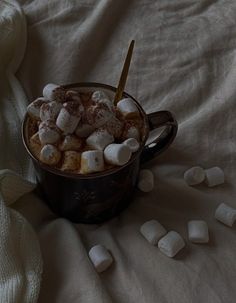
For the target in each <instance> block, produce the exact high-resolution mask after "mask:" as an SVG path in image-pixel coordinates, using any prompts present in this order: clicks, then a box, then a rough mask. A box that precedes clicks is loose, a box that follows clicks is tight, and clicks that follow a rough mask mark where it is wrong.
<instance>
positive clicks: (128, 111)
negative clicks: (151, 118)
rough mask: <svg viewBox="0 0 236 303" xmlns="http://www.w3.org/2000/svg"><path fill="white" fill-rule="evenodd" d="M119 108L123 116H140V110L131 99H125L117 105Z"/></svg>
mask: <svg viewBox="0 0 236 303" xmlns="http://www.w3.org/2000/svg"><path fill="white" fill-rule="evenodd" d="M117 108H118V109H119V110H120V111H121V112H122V114H123V115H124V116H125V117H126V118H128V117H136V116H138V115H139V110H138V108H137V106H136V104H135V103H134V101H133V100H132V99H131V98H125V99H122V100H120V101H119V102H118V103H117Z"/></svg>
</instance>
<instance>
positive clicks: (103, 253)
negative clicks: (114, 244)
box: [89, 244, 113, 273]
mask: <svg viewBox="0 0 236 303" xmlns="http://www.w3.org/2000/svg"><path fill="white" fill-rule="evenodd" d="M89 258H90V260H91V261H92V263H93V265H94V267H95V269H96V271H97V272H99V273H100V272H103V271H105V270H106V269H107V268H108V267H109V266H110V265H111V264H112V262H113V258H112V256H111V254H110V253H109V251H108V250H107V249H106V248H105V247H104V246H103V245H100V244H98V245H95V246H93V247H92V248H91V249H90V251H89Z"/></svg>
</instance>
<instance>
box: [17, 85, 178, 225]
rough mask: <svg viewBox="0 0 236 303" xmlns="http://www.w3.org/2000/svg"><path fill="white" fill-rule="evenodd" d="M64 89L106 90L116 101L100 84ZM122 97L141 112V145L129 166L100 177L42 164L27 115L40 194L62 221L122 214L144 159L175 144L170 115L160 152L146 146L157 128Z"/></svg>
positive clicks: (94, 220)
mask: <svg viewBox="0 0 236 303" xmlns="http://www.w3.org/2000/svg"><path fill="white" fill-rule="evenodd" d="M64 87H65V88H66V89H77V90H78V91H82V92H88V91H94V90H103V91H105V93H106V94H108V96H109V97H110V98H111V99H113V97H114V93H115V91H116V88H115V87H112V86H109V85H105V84H100V83H75V84H69V85H65V86H64ZM123 96H124V97H130V98H132V99H133V101H134V102H135V103H136V105H137V107H138V108H139V111H140V114H141V117H142V119H143V122H144V128H143V130H142V142H141V145H140V148H139V150H138V151H137V152H136V153H135V154H134V155H133V156H132V158H131V159H130V161H129V162H128V163H127V164H125V165H123V166H121V167H117V168H113V169H109V170H105V171H104V172H101V173H94V174H88V175H81V174H76V173H67V172H66V173H65V172H63V171H60V170H59V169H55V168H53V167H50V166H48V165H45V164H43V163H42V162H40V161H39V160H38V159H37V158H36V157H35V156H34V155H33V154H32V152H31V151H30V148H29V144H28V139H29V138H28V132H27V121H28V118H29V117H28V115H27V114H26V115H25V117H24V120H23V124H22V139H23V142H24V145H25V147H26V150H27V151H28V153H29V155H30V157H31V159H32V161H33V164H34V168H35V173H36V178H37V182H38V192H39V194H40V195H42V197H43V199H44V200H45V201H46V203H47V204H48V206H49V207H50V208H51V209H52V211H53V212H54V213H56V214H57V215H59V216H60V217H65V218H67V219H69V220H71V221H73V222H77V223H78V222H81V223H101V222H103V221H105V220H108V219H110V218H112V217H114V216H116V215H117V214H119V213H120V212H121V211H122V210H123V209H124V208H125V207H126V206H128V204H129V202H131V200H132V194H133V191H134V189H135V185H136V182H137V178H138V173H139V167H140V160H141V158H142V157H143V159H144V160H145V156H148V157H147V159H148V160H149V159H151V158H153V157H154V156H155V155H156V154H158V152H159V151H162V149H163V150H164V148H167V147H168V146H169V144H170V143H171V142H172V141H173V139H174V137H175V135H176V132H177V122H176V121H175V119H174V118H173V117H172V115H171V114H170V113H169V112H165V113H168V114H170V115H171V116H170V117H166V118H165V119H164V120H165V121H164V122H165V123H164V122H163V123H162V124H163V125H165V124H168V123H169V126H168V125H167V132H166V134H164V136H163V138H162V141H161V142H159V143H163V144H162V146H161V144H159V145H160V148H158V146H156V147H154V148H148V147H147V146H145V142H146V140H147V138H148V134H149V129H150V128H151V129H152V128H155V125H154V126H153V125H152V121H151V120H149V119H148V116H147V115H146V114H145V112H144V110H143V109H142V107H141V106H140V105H139V104H138V102H137V101H136V100H135V99H134V98H133V97H132V96H130V95H129V94H127V93H124V94H123ZM158 113H159V115H160V118H162V117H164V112H157V114H158ZM172 118H173V121H172ZM160 120H161V119H159V121H160ZM167 120H168V123H167V122H166V121H167ZM169 120H170V121H169ZM168 127H169V129H168ZM168 136H169V137H168ZM165 139H166V142H165ZM156 144H157V143H156Z"/></svg>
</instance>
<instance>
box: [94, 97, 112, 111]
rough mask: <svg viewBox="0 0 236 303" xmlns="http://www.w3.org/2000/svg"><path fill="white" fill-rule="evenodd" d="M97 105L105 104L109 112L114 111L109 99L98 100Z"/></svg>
mask: <svg viewBox="0 0 236 303" xmlns="http://www.w3.org/2000/svg"><path fill="white" fill-rule="evenodd" d="M98 103H100V104H105V105H106V106H107V107H108V108H109V109H110V110H111V111H114V110H115V107H114V105H113V103H112V101H111V100H109V99H107V98H103V99H100V100H99V101H98Z"/></svg>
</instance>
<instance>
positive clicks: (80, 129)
mask: <svg viewBox="0 0 236 303" xmlns="http://www.w3.org/2000/svg"><path fill="white" fill-rule="evenodd" d="M93 131H94V127H93V126H92V125H89V124H86V123H85V124H84V123H81V122H80V123H79V125H78V126H77V128H76V130H75V133H76V135H77V136H78V137H80V138H86V137H88V136H89V135H91V133H92V132H93Z"/></svg>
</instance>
